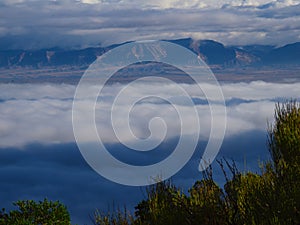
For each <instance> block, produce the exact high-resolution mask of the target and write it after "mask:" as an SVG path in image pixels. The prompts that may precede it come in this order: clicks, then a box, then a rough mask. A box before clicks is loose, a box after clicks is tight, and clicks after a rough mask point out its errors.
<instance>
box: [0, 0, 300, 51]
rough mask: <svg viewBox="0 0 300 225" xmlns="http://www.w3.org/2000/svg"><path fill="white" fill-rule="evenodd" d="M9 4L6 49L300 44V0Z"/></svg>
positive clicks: (1, 26)
mask: <svg viewBox="0 0 300 225" xmlns="http://www.w3.org/2000/svg"><path fill="white" fill-rule="evenodd" d="M5 2H6V4H5V3H4V4H2V6H0V15H1V20H0V40H1V43H2V44H1V46H0V47H1V48H42V47H53V46H61V47H77V48H79V47H86V46H89V45H98V44H102V45H107V44H111V43H116V42H122V41H128V40H139V39H165V38H180V37H187V36H192V37H194V38H197V39H215V40H218V41H221V42H224V43H226V44H251V43H263V44H275V45H279V44H285V43H288V42H295V41H298V40H299V35H300V28H299V25H298V24H300V15H299V7H300V6H299V5H295V4H296V1H295V2H293V4H285V5H280V2H279V3H276V4H275V3H274V4H272V5H270V6H269V7H259V6H260V5H251V4H248V5H246V6H239V5H238V6H236V4H237V2H234V1H231V2H230V1H227V2H228V3H227V5H226V6H223V7H222V4H221V5H220V4H215V5H214V4H208V3H209V2H206V6H202V5H201V4H200V3H199V2H198V3H197V4H196V2H197V1H192V2H191V3H186V4H187V6H186V7H185V5H184V4H181V5H180V4H178V5H177V4H175V2H172V1H161V2H159V1H153V2H151V1H150V2H149V4H142V3H140V2H139V1H138V2H136V1H127V2H126V1H123V3H122V4H121V3H119V4H117V3H113V2H105V3H98V4H84V3H82V2H80V1H66V0H64V1H29V0H27V1H16V2H19V3H15V4H13V3H9V1H5ZM90 2H92V1H90ZM139 3H140V4H139ZM151 3H152V4H151ZM223 3H224V4H223V5H225V3H226V1H224V2H223ZM263 3H265V1H262V3H261V4H262V5H263ZM193 4H194V5H196V6H195V7H193ZM154 6H158V7H154ZM220 7H222V8H220ZM279 33H280V35H278V34H279ZM274 36H275V37H276V38H275V37H274Z"/></svg>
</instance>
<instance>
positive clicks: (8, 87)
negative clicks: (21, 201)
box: [0, 81, 300, 147]
mask: <svg viewBox="0 0 300 225" xmlns="http://www.w3.org/2000/svg"><path fill="white" fill-rule="evenodd" d="M139 85H140V84H139ZM147 86H148V87H147ZM208 86H209V85H208ZM94 88H97V87H94ZM120 88H121V86H111V87H110V88H107V89H106V94H105V101H104V104H103V105H102V106H101V107H100V106H97V107H98V108H97V110H96V112H97V113H96V121H97V126H98V129H99V131H100V132H101V135H102V138H103V141H105V142H114V141H116V139H115V138H114V135H113V131H112V129H111V126H110V113H109V110H110V107H111V103H112V100H113V98H114V97H113V96H114V95H115V94H116V93H118V91H119V89H120ZM145 88H150V89H151V90H152V91H155V92H157V93H159V94H160V96H164V97H165V98H166V99H170V98H173V100H174V96H175V95H176V92H175V91H174V86H172V85H167V86H164V87H163V88H162V87H161V86H159V85H153V84H145V86H139V87H136V88H135V89H134V91H133V92H131V94H130V95H126V96H120V97H121V99H120V100H121V101H120V102H121V104H120V105H117V106H116V109H117V115H119V116H117V117H115V118H116V120H119V121H120V124H119V127H118V129H119V130H118V131H119V134H120V135H121V139H122V140H126V141H128V142H130V141H131V140H132V136H131V134H130V132H128V130H127V129H126V126H125V125H126V122H127V121H126V120H125V118H124V112H123V111H122V110H124V109H125V108H126V106H128V104H130V102H131V101H132V99H134V98H136V97H137V96H143V94H145ZM185 88H187V89H189V93H190V94H191V95H192V96H193V97H198V98H202V99H204V97H203V94H201V93H199V91H198V90H197V88H196V87H195V86H194V85H186V87H185ZM208 88H211V89H212V90H213V89H214V88H215V87H214V86H209V87H208ZM299 88H300V83H293V84H292V83H291V84H276V83H265V82H262V81H256V82H251V83H233V84H223V85H222V89H223V92H224V96H225V98H226V101H227V103H228V106H227V112H228V115H227V116H228V117H227V122H228V123H227V131H226V137H230V136H232V135H236V134H240V133H242V132H247V131H253V130H262V131H265V130H266V124H267V121H272V117H273V109H274V101H275V100H276V99H278V98H279V97H280V98H288V99H289V98H292V97H294V98H295V97H298V96H299ZM74 92H75V86H72V85H56V84H22V85H21V84H20V85H18V84H14V85H13V84H1V85H0V93H2V96H1V99H0V136H1V142H0V146H1V147H22V146H24V145H26V144H30V143H33V142H39V143H45V144H47V143H49V144H50V143H68V142H74V135H73V130H72V98H73V95H74ZM153 100H154V99H152V100H151V99H150V100H149V101H144V102H143V103H140V104H139V105H137V106H136V107H135V108H133V110H132V112H131V115H130V116H131V117H130V119H131V125H132V130H133V132H134V134H135V135H136V136H138V137H144V138H145V137H147V136H148V135H149V130H148V125H149V121H150V120H151V118H153V117H155V116H158V117H162V118H163V119H164V121H165V124H166V125H167V127H168V128H169V130H168V133H167V137H168V138H171V137H174V136H177V135H178V134H179V130H178V128H180V126H178V121H179V117H178V115H177V113H176V111H175V110H174V107H172V106H171V105H168V104H162V103H160V102H156V103H155V101H154V102H153ZM176 101H177V102H178V105H177V106H178V107H180V108H181V109H182V110H183V112H184V113H183V114H182V115H180V117H181V119H182V120H184V121H185V122H186V126H187V127H189V130H188V132H187V133H186V135H189V134H192V133H193V132H194V128H195V120H194V119H193V118H192V117H191V115H192V114H191V112H192V108H190V107H187V106H185V105H184V104H183V103H184V101H183V98H177V100H176V98H175V102H176ZM151 102H152V103H151ZM87 103H88V102H87ZM216 104H217V103H216ZM197 109H198V110H199V112H200V113H199V119H200V126H201V138H202V139H203V138H207V137H208V134H209V131H210V119H211V118H210V111H209V109H208V107H206V106H205V105H197ZM216 115H217V117H216V118H214V119H216V120H221V119H222V118H221V117H220V114H218V113H217V114H216ZM174 121H176V123H174ZM124 122H125V123H124ZM160 122H161V121H158V124H156V125H155V124H154V126H153V127H152V128H153V131H154V132H153V134H154V138H157V139H160V138H161V137H159V135H160V133H161V132H158V131H161V128H160V127H161V125H162V124H161V123H160ZM81 126H82V129H81V132H82V133H83V134H85V136H86V140H87V141H93V140H90V137H91V135H90V132H91V131H90V130H89V129H88V128H87V127H86V126H85V124H82V125H81ZM157 129H159V130H157Z"/></svg>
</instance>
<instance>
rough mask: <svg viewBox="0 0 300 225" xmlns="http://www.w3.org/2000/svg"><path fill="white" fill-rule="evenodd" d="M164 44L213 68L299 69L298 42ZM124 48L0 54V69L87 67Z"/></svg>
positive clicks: (187, 40)
mask: <svg viewBox="0 0 300 225" xmlns="http://www.w3.org/2000/svg"><path fill="white" fill-rule="evenodd" d="M164 41H169V42H171V43H175V44H179V45H181V46H183V47H186V48H187V49H189V50H191V51H193V52H194V53H196V54H198V55H199V56H200V57H201V58H202V59H203V60H204V61H205V62H206V63H207V64H208V65H210V66H213V67H236V66H254V67H255V66H261V65H300V42H295V43H291V44H287V45H285V46H282V47H275V46H271V45H246V46H225V45H224V44H222V43H220V42H217V41H214V40H194V39H192V38H182V39H175V40H164ZM126 43H128V42H126ZM123 44H125V43H121V44H114V45H110V46H106V47H89V48H84V49H78V50H65V49H60V48H49V49H40V50H3V51H1V50H0V67H2V68H15V67H33V68H41V67H52V66H88V65H89V64H91V63H92V62H93V61H95V60H96V59H97V57H99V56H101V55H102V54H104V53H105V52H107V51H108V50H110V49H112V48H115V47H117V46H120V45H123Z"/></svg>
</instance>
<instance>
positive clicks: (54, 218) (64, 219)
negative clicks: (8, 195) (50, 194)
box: [0, 199, 70, 225]
mask: <svg viewBox="0 0 300 225" xmlns="http://www.w3.org/2000/svg"><path fill="white" fill-rule="evenodd" d="M14 205H15V206H17V207H18V209H17V210H12V211H10V212H9V213H6V212H5V210H4V209H3V210H2V212H0V225H68V224H70V215H69V213H68V211H67V208H66V207H65V206H64V205H62V204H61V203H59V202H58V201H57V202H51V201H48V200H47V199H45V200H44V201H40V202H35V201H32V200H29V201H18V202H16V203H14Z"/></svg>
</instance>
